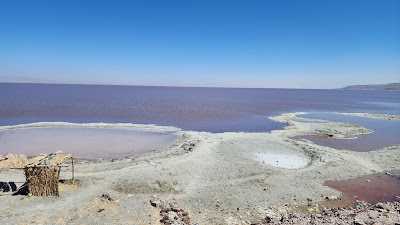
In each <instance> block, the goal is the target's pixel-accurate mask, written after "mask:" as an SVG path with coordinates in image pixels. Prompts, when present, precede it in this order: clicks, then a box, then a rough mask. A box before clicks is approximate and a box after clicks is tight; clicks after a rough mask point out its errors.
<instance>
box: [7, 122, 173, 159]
mask: <svg viewBox="0 0 400 225" xmlns="http://www.w3.org/2000/svg"><path fill="white" fill-rule="evenodd" d="M178 138H179V135H177V134H175V133H173V132H156V131H143V130H138V129H133V128H27V129H15V130H5V131H0V154H6V153H14V154H25V155H28V156H34V155H38V154H41V153H53V152H55V151H57V150H62V151H63V152H64V153H71V154H73V155H74V156H75V157H78V158H88V159H99V158H102V159H111V158H123V157H133V156H140V155H143V154H146V153H150V152H153V151H155V150H161V149H163V148H166V147H168V146H170V145H172V144H173V143H174V142H175V141H176V140H177V139H178Z"/></svg>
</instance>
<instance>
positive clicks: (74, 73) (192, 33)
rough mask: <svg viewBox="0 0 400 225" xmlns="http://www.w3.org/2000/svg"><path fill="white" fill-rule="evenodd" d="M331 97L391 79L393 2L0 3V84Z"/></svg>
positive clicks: (394, 66)
mask: <svg viewBox="0 0 400 225" xmlns="http://www.w3.org/2000/svg"><path fill="white" fill-rule="evenodd" d="M14 80H15V81H20V82H57V83H101V84H132V85H168V86H224V87H226V86H233V87H288V88H291V87H294V88H335V87H340V86H344V85H348V84H369V83H388V82H399V81H400V1H397V0H376V1H369V0H359V1H351V0H343V1H342V0H331V1H322V0H316V1H307V0H302V1H298V0H292V1H286V0H276V1H272V0H271V1H269V0H263V1H256V0H250V1H249V0H247V1H245V0H243V1H235V0H229V1H217V0H214V1H205V0H198V1H190V0H183V1H173V0H171V1H170V0H160V1H151V0H143V1H133V0H132V1H100V0H95V1H88V0H79V1H77V0H65V1H62V0H56V1H55V0H52V1H40V0H29V1H18V0H13V1H7V0H5V1H0V81H14Z"/></svg>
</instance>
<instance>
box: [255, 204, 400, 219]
mask: <svg viewBox="0 0 400 225" xmlns="http://www.w3.org/2000/svg"><path fill="white" fill-rule="evenodd" d="M265 224H276V225H278V224H279V225H284V224H288V225H289V224H290V225H293V224H298V225H303V224H304V225H306V224H315V225H318V224H326V225H327V224H354V225H379V224H382V225H383V224H387V225H389V224H393V225H395V224H396V225H397V224H400V202H387V203H378V204H376V205H370V204H357V205H356V207H352V208H332V209H323V210H322V211H321V212H319V213H313V214H311V215H309V216H299V215H293V214H289V215H283V216H279V217H273V216H269V215H266V216H265V218H263V219H262V221H261V223H256V224H254V225H265Z"/></svg>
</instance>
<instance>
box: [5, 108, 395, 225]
mask: <svg viewBox="0 0 400 225" xmlns="http://www.w3.org/2000/svg"><path fill="white" fill-rule="evenodd" d="M297 115H299V113H291V114H282V115H280V116H276V117H273V118H271V119H273V120H275V121H278V122H283V123H286V124H287V126H286V127H285V129H283V130H275V131H272V132H269V133H233V132H231V133H217V134H215V133H208V132H194V131H177V133H179V134H180V135H181V138H180V139H178V140H177V141H175V143H174V144H172V145H171V146H169V147H166V148H165V149H163V150H162V151H157V152H153V153H150V154H147V155H144V156H142V157H138V158H135V159H121V160H117V161H113V162H111V161H110V162H100V163H92V162H86V163H85V162H82V163H80V164H78V165H77V168H76V173H75V174H76V177H77V179H79V181H80V185H79V187H77V188H74V189H66V190H65V191H63V192H61V195H60V197H59V198H57V199H55V198H36V197H25V196H18V197H15V196H9V195H6V196H0V198H1V202H2V204H1V206H0V210H1V212H2V214H1V215H0V223H9V222H10V221H12V222H13V223H15V224H29V223H43V224H66V223H69V224H71V223H72V224H98V223H102V224H110V223H114V224H130V223H132V221H135V224H160V220H162V221H163V224H167V223H168V222H169V219H168V218H169V216H170V215H171V216H173V217H174V218H175V216H174V215H175V214H177V216H176V218H178V219H179V218H181V216H182V221H174V223H173V224H187V223H185V221H183V218H187V219H186V220H187V221H190V224H196V223H198V224H262V223H264V222H266V221H265V220H266V219H267V217H269V218H270V219H271V220H273V221H276V220H279V219H281V218H282V217H283V216H286V215H292V216H293V215H295V216H298V217H302V215H304V214H307V213H323V210H324V209H323V203H324V202H325V201H326V198H332V196H336V197H337V198H340V197H341V196H342V195H343V194H342V193H341V192H340V191H338V190H335V189H333V188H330V187H328V186H326V185H325V182H326V181H328V180H337V181H339V180H348V179H352V178H357V177H360V176H363V175H368V174H372V173H377V172H383V171H389V170H396V169H397V170H398V169H400V161H399V160H400V145H394V146H387V147H385V148H381V149H376V150H374V151H369V152H355V151H350V150H340V151H338V150H336V149H333V148H329V147H325V146H320V145H317V144H315V143H312V142H310V141H306V140H294V139H292V137H295V136H301V135H310V134H314V135H320V136H328V137H335V138H354V137H355V136H357V135H360V134H369V133H372V132H373V131H372V130H370V129H367V128H365V127H362V126H359V125H354V124H348V123H340V122H319V121H306V120H305V119H302V118H300V117H297ZM264 156H269V157H267V160H263V159H262V158H263V157H264ZM271 156H273V157H275V162H276V161H278V163H277V164H273V163H267V162H268V160H270V159H271V158H273V157H271ZM289 156H290V158H289ZM285 160H286V161H285ZM263 161H264V162H263ZM280 161H282V162H281V163H279V162H280ZM287 161H288V162H290V163H289V165H292V166H291V167H289V168H288V167H287V166H282V165H287ZM293 162H295V163H296V164H293ZM67 172H68V171H67ZM66 174H67V173H62V176H66ZM21 179H23V176H22V175H21V174H20V172H19V171H14V170H7V171H1V173H0V181H19V180H21ZM104 195H105V196H110V198H107V199H106V200H104V198H102V196H104ZM150 200H151V201H150ZM158 202H162V204H160V203H158ZM321 204H322V205H321ZM160 205H168V207H170V208H168V209H164V208H160V207H159V206H160ZM171 205H173V207H172V206H171ZM175 206H176V209H177V210H176V212H175V211H174V207H175ZM390 207H392V206H390ZM393 207H396V206H393ZM181 209H183V210H182V211H180V210H181ZM171 211H172V212H171ZM394 211H395V210H394ZM174 213H175V214H174ZM179 213H180V214H179ZM178 214H179V215H178ZM332 215H334V213H332ZM164 217H165V218H164ZM167 217H168V218H167ZM174 218H170V219H171V220H173V219H174ZM296 218H297V217H296ZM352 219H353V220H354V218H352ZM392 219H393V218H392ZM167 220H168V221H167ZM360 220H362V218H360ZM392 221H394V220H392ZM171 222H172V221H171Z"/></svg>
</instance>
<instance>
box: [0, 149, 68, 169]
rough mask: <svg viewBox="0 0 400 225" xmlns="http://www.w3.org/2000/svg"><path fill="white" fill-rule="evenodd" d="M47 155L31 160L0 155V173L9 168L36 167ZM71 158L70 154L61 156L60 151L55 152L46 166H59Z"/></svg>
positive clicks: (20, 156)
mask: <svg viewBox="0 0 400 225" xmlns="http://www.w3.org/2000/svg"><path fill="white" fill-rule="evenodd" d="M47 156H48V155H47V154H40V155H38V156H35V157H33V158H31V159H28V158H27V157H26V156H25V155H17V154H7V155H0V171H1V170H7V169H11V168H24V167H26V166H28V165H37V164H38V163H39V162H41V161H42V160H43V159H45V158H46V157H47ZM71 158H72V155H71V154H67V155H63V154H61V151H58V152H56V155H55V156H54V157H53V158H52V159H51V160H49V161H47V165H59V164H62V163H64V162H66V161H67V160H70V159H71Z"/></svg>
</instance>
